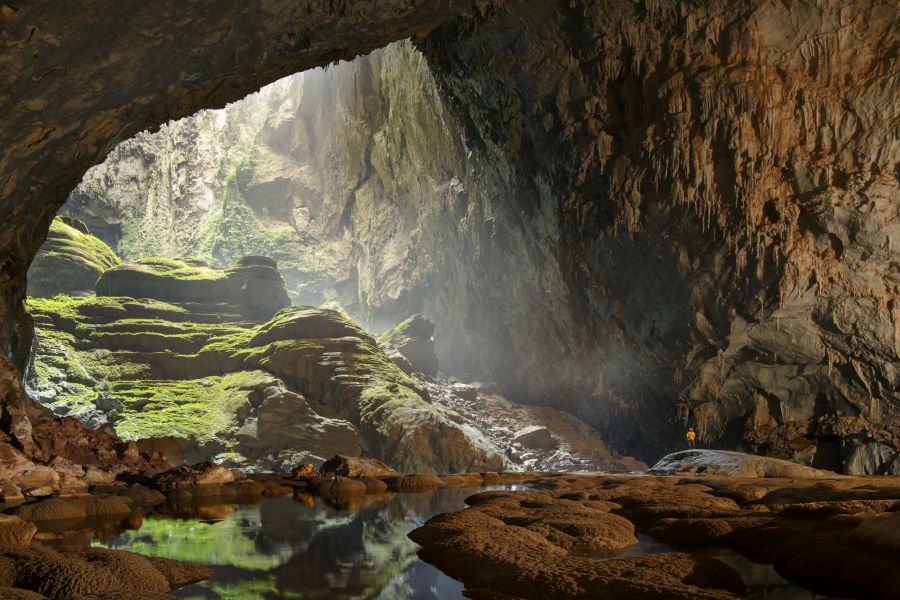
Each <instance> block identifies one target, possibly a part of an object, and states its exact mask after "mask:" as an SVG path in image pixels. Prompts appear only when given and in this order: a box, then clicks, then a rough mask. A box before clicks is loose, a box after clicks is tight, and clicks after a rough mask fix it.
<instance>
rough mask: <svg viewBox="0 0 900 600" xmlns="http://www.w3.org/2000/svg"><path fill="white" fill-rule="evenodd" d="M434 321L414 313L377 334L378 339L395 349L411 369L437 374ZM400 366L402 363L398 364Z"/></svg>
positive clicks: (434, 375)
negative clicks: (391, 327)
mask: <svg viewBox="0 0 900 600" xmlns="http://www.w3.org/2000/svg"><path fill="white" fill-rule="evenodd" d="M434 328H435V325H434V323H433V322H432V321H431V320H429V319H428V317H426V316H424V315H414V316H412V317H410V318H409V319H407V320H405V321H403V322H402V323H400V324H399V325H397V326H396V327H394V328H393V329H390V330H389V331H386V332H384V333H383V334H381V335H380V336H378V341H379V342H381V343H382V344H384V345H387V346H388V348H390V349H395V350H396V351H397V352H399V353H400V355H401V356H402V357H403V358H404V359H406V362H407V363H408V364H409V368H410V370H411V371H414V372H416V373H422V374H423V375H425V376H426V377H436V376H437V374H438V358H437V355H435V353H434ZM398 366H400V367H401V368H402V366H403V365H402V364H398Z"/></svg>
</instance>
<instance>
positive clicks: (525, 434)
mask: <svg viewBox="0 0 900 600" xmlns="http://www.w3.org/2000/svg"><path fill="white" fill-rule="evenodd" d="M512 441H513V442H514V443H518V444H521V445H522V446H523V447H525V448H529V449H532V450H555V449H556V448H557V447H558V446H559V444H558V442H557V441H556V438H554V437H553V434H551V433H550V430H549V429H547V428H546V427H542V426H540V425H534V426H532V427H526V428H525V429H521V430H519V431H517V432H516V434H515V435H514V436H513V438H512Z"/></svg>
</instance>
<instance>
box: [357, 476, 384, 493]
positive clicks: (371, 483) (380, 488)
mask: <svg viewBox="0 0 900 600" xmlns="http://www.w3.org/2000/svg"><path fill="white" fill-rule="evenodd" d="M360 481H362V482H363V483H364V484H366V494H368V495H371V494H383V493H385V492H386V491H388V484H387V483H385V482H384V481H383V480H381V479H375V478H374V477H363V478H361V479H360Z"/></svg>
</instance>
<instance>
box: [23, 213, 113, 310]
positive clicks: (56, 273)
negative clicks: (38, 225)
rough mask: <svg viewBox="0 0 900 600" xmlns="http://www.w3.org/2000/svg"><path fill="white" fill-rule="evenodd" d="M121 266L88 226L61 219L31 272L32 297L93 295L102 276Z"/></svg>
mask: <svg viewBox="0 0 900 600" xmlns="http://www.w3.org/2000/svg"><path fill="white" fill-rule="evenodd" d="M117 264H119V257H118V256H116V253H115V252H113V251H112V249H111V248H110V247H109V246H107V245H106V244H105V243H103V241H102V240H100V239H98V238H96V237H94V236H93V235H92V234H91V232H90V231H89V230H88V228H87V226H85V224H84V223H82V222H81V221H79V220H78V219H75V218H72V217H58V218H56V219H53V223H52V224H51V225H50V232H49V233H48V234H47V240H46V241H45V242H44V245H43V246H41V249H40V251H39V252H38V253H37V256H35V257H34V262H33V263H32V265H31V269H30V270H29V272H28V278H29V282H28V293H29V294H31V295H32V296H40V297H51V296H55V295H56V294H69V295H88V294H92V293H94V286H95V285H96V284H97V279H99V278H100V275H102V274H103V273H104V272H106V271H107V270H108V269H110V268H112V267H114V266H116V265H117Z"/></svg>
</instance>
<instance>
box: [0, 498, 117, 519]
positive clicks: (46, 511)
mask: <svg viewBox="0 0 900 600" xmlns="http://www.w3.org/2000/svg"><path fill="white" fill-rule="evenodd" d="M130 512H131V505H130V503H129V502H128V500H127V499H126V498H122V497H119V496H82V497H77V498H49V499H47V500H41V501H39V502H34V503H30V504H25V505H22V506H19V507H16V508H14V509H13V510H12V511H11V513H10V514H13V515H15V516H17V517H19V518H20V519H23V520H25V521H58V520H75V519H89V518H94V517H124V516H126V515H127V514H128V513H130Z"/></svg>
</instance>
